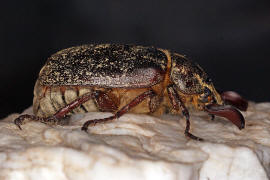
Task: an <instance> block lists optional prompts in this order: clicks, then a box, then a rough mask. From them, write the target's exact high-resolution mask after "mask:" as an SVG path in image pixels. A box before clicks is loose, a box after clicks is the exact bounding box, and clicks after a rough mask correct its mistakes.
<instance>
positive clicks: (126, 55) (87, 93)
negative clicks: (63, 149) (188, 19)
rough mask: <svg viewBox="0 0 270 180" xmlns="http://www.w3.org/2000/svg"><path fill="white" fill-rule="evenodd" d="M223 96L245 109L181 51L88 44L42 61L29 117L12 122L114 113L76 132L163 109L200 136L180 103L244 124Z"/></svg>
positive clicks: (51, 121)
mask: <svg viewBox="0 0 270 180" xmlns="http://www.w3.org/2000/svg"><path fill="white" fill-rule="evenodd" d="M224 100H226V101H228V102H230V103H231V104H233V105H236V107H238V108H240V109H241V110H245V109H246V108H247V102H246V101H245V100H244V99H243V98H241V97H240V96H239V95H238V94H236V93H235V94H233V93H226V92H225V93H223V94H222V97H221V95H220V94H219V93H218V92H217V91H216V90H215V88H214V86H213V83H212V81H211V79H210V78H209V77H208V76H207V74H206V73H205V72H204V71H203V69H202V68H201V67H200V66H199V65H198V64H196V63H193V62H191V61H190V60H188V59H187V58H186V57H185V56H183V55H180V54H177V53H172V52H171V51H169V50H165V49H158V48H154V47H143V46H135V45H118V44H96V45H93V44H92V45H83V46H77V47H71V48H68V49H64V50H62V51H59V52H57V53H56V54H54V55H52V56H51V57H50V58H49V59H48V60H47V62H46V64H45V65H44V66H43V68H42V69H41V71H40V74H39V77H38V79H37V81H36V85H35V88H34V102H33V109H34V114H35V115H21V116H20V117H18V118H17V119H15V121H14V123H15V124H16V125H17V126H18V127H19V128H21V127H20V125H22V123H23V121H24V119H25V118H30V119H32V120H36V121H40V122H43V123H46V124H59V123H60V122H61V120H63V119H64V117H65V116H66V115H68V114H70V113H82V112H90V111H98V110H99V111H106V112H113V113H114V115H113V116H111V117H108V118H104V119H94V120H89V121H87V122H85V123H84V125H83V127H82V130H84V131H87V128H88V126H89V125H90V124H91V125H94V124H96V123H101V122H107V121H110V120H113V119H116V118H118V117H120V116H121V115H123V114H125V113H127V112H132V113H152V114H155V115H160V114H163V113H164V112H165V111H166V110H169V111H175V112H176V113H181V112H182V113H183V115H184V116H185V118H186V129H185V135H186V136H188V137H190V138H192V139H195V140H202V139H201V138H199V137H196V136H194V135H192V134H191V133H190V132H189V130H190V121H189V112H188V110H187V108H186V107H188V106H190V105H193V106H194V107H195V108H196V109H198V110H203V111H206V112H208V113H209V114H210V115H212V116H214V115H218V116H222V117H225V118H227V119H229V120H230V121H231V122H232V123H234V124H235V125H236V126H237V127H238V128H239V129H242V128H244V126H245V120H244V118H243V116H242V114H241V113H240V112H239V111H238V110H237V109H236V108H234V107H233V106H229V105H225V103H224Z"/></svg>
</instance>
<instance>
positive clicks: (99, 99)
mask: <svg viewBox="0 0 270 180" xmlns="http://www.w3.org/2000/svg"><path fill="white" fill-rule="evenodd" d="M92 95H93V99H94V101H95V102H96V105H97V108H98V109H99V110H100V111H102V112H115V111H116V110H117V109H118V103H116V98H115V97H114V96H112V95H111V94H109V93H106V92H103V91H99V90H96V91H94V92H93V94H92Z"/></svg>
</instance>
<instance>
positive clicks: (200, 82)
mask: <svg viewBox="0 0 270 180" xmlns="http://www.w3.org/2000/svg"><path fill="white" fill-rule="evenodd" d="M171 80H172V82H173V83H174V85H175V87H176V89H177V91H178V93H181V95H182V96H181V97H183V98H184V103H186V104H187V103H192V104H193V105H194V106H195V107H196V108H197V109H199V110H204V111H206V112H208V113H209V114H211V115H217V116H221V117H225V118H227V119H228V120H230V121H231V122H232V123H233V124H235V125H236V126H237V127H238V128H239V129H243V128H244V127H245V120H244V117H243V115H242V114H241V113H240V112H239V111H238V110H237V109H236V108H235V107H238V108H239V107H240V108H242V109H246V108H247V102H246V101H245V100H244V99H243V98H242V97H241V96H240V95H238V94H237V93H231V92H230V93H228V92H227V93H226V92H225V93H223V94H222V97H223V99H222V98H221V96H220V95H219V93H217V91H216V90H215V88H214V85H213V83H212V81H211V79H210V78H209V77H208V76H207V74H206V73H205V72H204V70H203V69H202V68H201V67H200V66H199V65H198V64H196V63H193V62H191V61H189V60H187V59H186V58H185V57H184V56H181V55H178V54H174V55H173V56H172V67H171ZM223 100H224V101H225V102H226V100H227V101H229V102H231V104H232V105H234V106H235V107H234V106H230V105H225V103H224V101H223ZM182 101H183V100H182ZM240 108H239V109H240Z"/></svg>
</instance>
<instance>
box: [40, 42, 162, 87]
mask: <svg viewBox="0 0 270 180" xmlns="http://www.w3.org/2000/svg"><path fill="white" fill-rule="evenodd" d="M166 70H167V56H166V55H165V53H164V52H162V51H160V50H159V49H156V48H153V47H142V46H135V45H117V44H101V45H83V46H77V47H72V48H68V49H64V50H62V51H59V52H58V53H56V54H54V55H52V56H51V57H50V58H49V59H48V61H47V62H46V64H45V65H44V67H43V68H42V70H41V71H40V74H39V80H40V83H41V84H42V85H47V86H55V85H58V86H67V85H71V86H74V85H87V86H95V87H107V88H142V87H150V86H153V85H155V84H157V83H159V82H161V81H163V79H164V74H165V73H166Z"/></svg>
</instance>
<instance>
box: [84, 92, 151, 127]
mask: <svg viewBox="0 0 270 180" xmlns="http://www.w3.org/2000/svg"><path fill="white" fill-rule="evenodd" d="M155 95H156V93H155V92H154V91H152V90H149V91H146V92H144V93H142V94H141V95H139V96H137V97H136V98H135V99H133V100H132V101H131V102H130V103H129V104H127V105H125V106H124V107H123V108H122V109H120V110H119V111H117V112H116V113H115V115H113V116H110V117H107V118H103V119H94V120H89V121H86V122H85V123H84V124H83V127H82V130H83V131H87V129H88V126H89V125H91V124H93V125H95V124H96V123H104V122H108V121H111V120H113V119H116V118H119V117H120V116H122V115H123V114H125V113H127V112H128V111H129V110H130V109H131V108H133V107H135V106H137V105H138V104H139V103H140V102H142V101H143V100H144V99H145V98H147V97H153V96H155Z"/></svg>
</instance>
